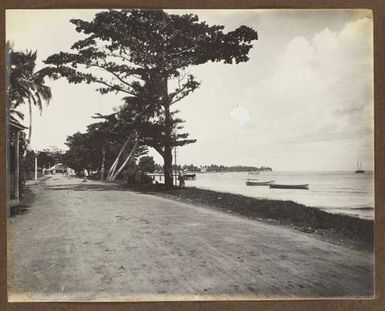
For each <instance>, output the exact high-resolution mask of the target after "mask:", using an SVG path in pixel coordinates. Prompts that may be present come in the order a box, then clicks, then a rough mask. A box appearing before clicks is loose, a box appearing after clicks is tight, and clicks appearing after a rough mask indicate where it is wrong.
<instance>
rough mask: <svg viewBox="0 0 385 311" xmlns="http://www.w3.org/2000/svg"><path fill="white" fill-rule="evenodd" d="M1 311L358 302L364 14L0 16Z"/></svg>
mask: <svg viewBox="0 0 385 311" xmlns="http://www.w3.org/2000/svg"><path fill="white" fill-rule="evenodd" d="M5 19H6V29H5V35H6V36H5V37H6V42H5V47H6V50H5V60H6V72H5V77H6V94H5V95H6V98H5V101H4V102H5V104H6V120H5V122H6V127H7V146H6V156H7V162H6V164H7V165H6V176H7V194H6V195H7V209H6V211H7V218H6V222H7V278H8V279H7V289H8V301H9V302H101V301H103V302H114V301H120V302H131V301H221V300H223V301H224V300H226V301H228V300H283V299H285V300H293V299H296V300H308V299H312V300H314V299H316V300H317V299H373V298H374V294H375V288H374V220H375V213H374V207H375V204H374V202H375V200H374V198H375V193H374V99H373V97H374V84H373V16H372V11H371V10H368V9H263V10H262V9H249V10H245V9H242V10H230V9H226V10H225V9H212V10H203V9H195V10H193V9H191V10H190V9H183V10H182V9H178V10H176V9H165V10H162V9H76V10H75V9H7V10H6V11H5Z"/></svg>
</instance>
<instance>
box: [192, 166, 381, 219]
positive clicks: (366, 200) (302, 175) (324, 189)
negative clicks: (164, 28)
mask: <svg viewBox="0 0 385 311" xmlns="http://www.w3.org/2000/svg"><path fill="white" fill-rule="evenodd" d="M247 178H257V179H259V180H260V181H267V180H275V182H276V183H282V184H285V183H287V184H309V190H298V189H270V188H269V187H267V186H246V183H245V182H246V179H247ZM186 186H193V187H197V188H203V189H209V190H215V191H221V192H229V193H235V194H242V195H245V196H250V197H255V198H266V199H274V200H292V201H295V202H298V203H301V204H304V205H307V206H313V207H317V208H320V209H322V210H324V211H326V212H330V213H340V214H348V215H351V216H355V217H359V218H366V219H373V218H374V175H373V173H365V174H354V172H261V173H260V174H259V175H249V174H247V173H198V174H197V178H196V180H186Z"/></svg>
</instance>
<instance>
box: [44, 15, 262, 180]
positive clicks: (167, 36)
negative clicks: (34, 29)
mask: <svg viewBox="0 0 385 311" xmlns="http://www.w3.org/2000/svg"><path fill="white" fill-rule="evenodd" d="M71 22H72V23H73V24H74V25H75V26H76V31H78V32H79V33H82V34H84V35H85V38H84V39H82V40H79V41H77V42H75V43H74V44H73V46H72V50H74V52H73V53H67V52H60V53H58V54H54V55H52V56H50V57H49V58H48V59H47V60H46V64H48V65H49V67H47V68H46V69H45V73H46V74H48V75H50V76H52V77H53V78H60V77H65V78H67V80H68V81H69V82H70V83H82V82H85V83H97V84H99V85H100V87H99V88H98V91H99V92H101V93H102V94H105V93H109V92H115V93H122V94H125V97H126V98H127V97H128V98H136V99H138V102H139V103H141V107H140V109H138V110H136V111H135V113H136V114H137V115H138V118H140V117H142V116H143V115H144V114H147V118H146V119H145V120H142V121H143V122H136V121H137V120H134V121H135V122H134V123H136V124H137V125H138V126H141V125H142V126H143V124H146V125H148V127H147V128H148V129H150V130H151V131H153V132H152V133H148V131H147V133H146V136H147V138H148V141H151V146H152V147H154V148H155V149H156V150H157V151H158V152H159V154H160V155H161V156H162V157H163V159H164V174H165V183H166V186H167V187H171V186H172V182H173V178H172V148H173V146H176V145H184V144H186V143H191V142H193V140H189V139H187V134H179V135H181V136H179V137H178V134H177V133H176V132H175V131H176V130H177V129H178V126H177V123H178V122H176V121H175V118H173V112H172V109H171V107H172V105H174V104H175V103H177V102H179V101H181V100H182V99H183V98H184V97H186V96H188V95H189V94H190V93H191V92H193V91H194V90H195V89H196V88H198V87H199V83H198V82H197V81H196V79H195V77H194V76H192V75H191V74H186V72H185V70H186V68H187V67H189V66H191V65H200V64H204V63H206V62H208V61H212V62H223V63H225V64H233V63H240V62H246V61H248V59H249V57H248V53H249V51H250V49H251V48H252V44H251V42H252V41H253V40H256V39H257V33H256V31H254V30H253V29H251V28H249V27H246V26H240V27H239V28H237V29H235V30H234V31H230V32H227V33H225V32H224V26H220V25H213V26H209V25H208V24H206V23H205V22H200V21H199V20H198V17H197V16H196V15H193V14H185V15H175V14H168V13H166V12H164V11H163V10H136V9H135V10H108V11H103V12H100V13H98V14H96V16H95V18H94V19H93V20H92V21H84V20H80V19H73V20H71ZM175 81H176V83H175ZM172 85H175V87H172ZM149 86H151V87H149ZM143 96H144V97H145V99H143V98H142V97H143ZM154 120H155V122H152V121H154ZM151 125H152V127H151ZM142 128H143V127H142ZM154 131H155V132H156V133H155V132H154Z"/></svg>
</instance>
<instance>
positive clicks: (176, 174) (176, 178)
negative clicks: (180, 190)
mask: <svg viewBox="0 0 385 311" xmlns="http://www.w3.org/2000/svg"><path fill="white" fill-rule="evenodd" d="M174 162H175V164H174V165H175V175H174V176H175V186H177V185H178V183H177V180H178V167H177V166H176V146H175V147H174Z"/></svg>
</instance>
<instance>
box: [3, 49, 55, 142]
mask: <svg viewBox="0 0 385 311" xmlns="http://www.w3.org/2000/svg"><path fill="white" fill-rule="evenodd" d="M8 56H9V60H8V64H9V66H8V68H7V69H8V72H9V76H8V88H7V92H8V105H9V112H10V113H11V114H13V115H16V116H18V117H19V118H21V119H22V118H23V115H22V114H21V113H20V112H19V111H17V110H16V109H17V107H18V106H19V105H21V104H26V103H27V104H28V107H29V130H28V142H29V143H30V142H31V136H32V106H36V107H37V108H38V109H39V111H40V113H41V112H42V110H43V103H46V104H47V105H48V104H49V102H50V100H51V97H52V94H51V89H50V87H48V86H46V85H45V82H44V75H43V74H42V73H41V71H37V72H35V66H36V52H32V51H26V52H25V53H23V52H15V51H13V50H12V49H11V48H9V54H8Z"/></svg>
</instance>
